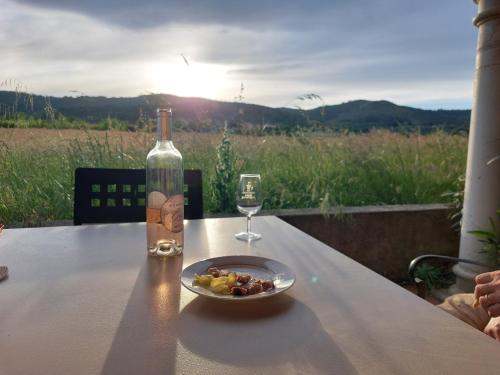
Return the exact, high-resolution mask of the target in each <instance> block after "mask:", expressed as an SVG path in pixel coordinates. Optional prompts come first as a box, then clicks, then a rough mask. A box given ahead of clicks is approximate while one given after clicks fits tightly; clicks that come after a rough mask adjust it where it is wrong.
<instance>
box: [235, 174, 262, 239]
mask: <svg viewBox="0 0 500 375" xmlns="http://www.w3.org/2000/svg"><path fill="white" fill-rule="evenodd" d="M236 194H237V196H236V205H237V207H238V211H240V212H241V213H242V214H245V215H246V216H247V231H246V232H240V233H237V234H235V237H236V238H237V239H239V240H242V241H255V240H258V239H260V238H261V237H262V236H261V235H260V234H258V233H253V232H252V231H251V219H252V216H253V215H255V214H256V213H257V212H259V210H260V209H261V207H262V189H261V184H260V174H242V175H240V182H239V184H238V191H237V193H236Z"/></svg>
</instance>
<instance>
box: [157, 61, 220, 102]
mask: <svg viewBox="0 0 500 375" xmlns="http://www.w3.org/2000/svg"><path fill="white" fill-rule="evenodd" d="M226 71H227V69H226V68H225V67H223V66H220V65H215V64H202V63H192V64H189V65H187V64H185V63H182V64H162V65H155V66H153V67H151V68H150V69H149V73H150V79H151V80H152V83H153V84H152V86H153V91H154V92H159V93H164V94H173V95H178V96H191V97H202V98H210V99H215V98H218V97H220V95H222V94H223V91H224V88H225V85H226V83H227V82H226V80H225V72H226Z"/></svg>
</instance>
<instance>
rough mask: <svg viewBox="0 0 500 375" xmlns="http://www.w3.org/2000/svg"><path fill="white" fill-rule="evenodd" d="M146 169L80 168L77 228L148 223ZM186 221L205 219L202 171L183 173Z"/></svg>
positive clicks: (77, 183) (186, 171) (75, 205)
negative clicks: (100, 224)
mask: <svg viewBox="0 0 500 375" xmlns="http://www.w3.org/2000/svg"><path fill="white" fill-rule="evenodd" d="M145 184H146V171H145V170H144V169H104V168H77V169H76V170H75V204H74V211H73V223H74V225H81V224H84V223H88V224H93V223H126V222H138V221H146V185H145ZM184 184H185V187H184V218H185V219H202V218H203V191H202V179H201V171H200V170H185V171H184Z"/></svg>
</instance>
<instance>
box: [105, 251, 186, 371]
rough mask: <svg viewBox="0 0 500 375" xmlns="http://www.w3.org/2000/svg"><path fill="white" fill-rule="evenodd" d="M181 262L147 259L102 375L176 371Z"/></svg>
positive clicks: (176, 260) (176, 259)
mask: <svg viewBox="0 0 500 375" xmlns="http://www.w3.org/2000/svg"><path fill="white" fill-rule="evenodd" d="M182 261H183V258H182V256H178V257H174V258H163V259H162V258H152V257H147V259H146V261H145V263H144V265H143V267H142V268H141V270H140V272H139V276H138V277H137V281H136V283H135V286H134V289H133V291H132V294H131V296H130V298H129V301H128V303H127V306H126V307H125V311H124V313H123V317H122V320H121V321H120V325H119V326H118V329H117V331H116V334H115V337H114V339H113V343H112V345H111V349H110V351H109V353H108V356H107V357H106V361H105V363H104V366H103V369H102V374H153V373H154V374H171V373H174V372H175V366H176V355H177V352H176V351H177V329H176V327H177V323H176V321H177V320H178V317H179V300H180V288H181V285H180V273H181V271H182Z"/></svg>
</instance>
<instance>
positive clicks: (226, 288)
mask: <svg viewBox="0 0 500 375" xmlns="http://www.w3.org/2000/svg"><path fill="white" fill-rule="evenodd" d="M236 282H237V276H236V273H234V272H230V273H229V275H227V276H220V277H213V276H212V275H201V276H200V275H194V280H193V284H196V285H201V286H204V287H206V288H208V289H210V290H211V291H212V292H214V293H218V294H231V287H233V286H235V285H236Z"/></svg>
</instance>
